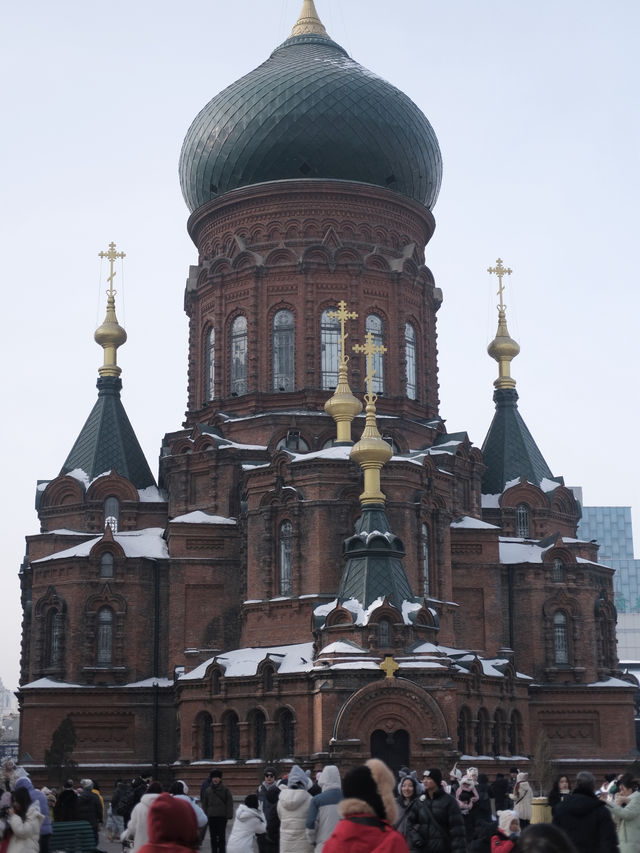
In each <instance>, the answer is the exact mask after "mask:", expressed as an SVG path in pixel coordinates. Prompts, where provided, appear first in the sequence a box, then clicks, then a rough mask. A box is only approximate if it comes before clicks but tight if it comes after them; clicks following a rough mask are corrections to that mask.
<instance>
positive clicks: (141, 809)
mask: <svg viewBox="0 0 640 853" xmlns="http://www.w3.org/2000/svg"><path fill="white" fill-rule="evenodd" d="M159 796H160V794H143V795H142V797H141V798H140V802H139V803H138V805H137V806H134V808H133V811H132V812H131V819H130V820H129V823H128V825H127V828H126V829H125V831H124V832H123V833H122V835H121V836H120V841H126V840H127V839H128V838H133V847H132V848H131V851H132V853H137V851H138V850H139V849H140V848H141V847H142V845H143V844H146V843H147V841H148V840H149V835H148V833H147V819H148V817H149V809H150V808H151V805H152V804H153V802H154V801H155V800H156V799H157V798H158V797H159Z"/></svg>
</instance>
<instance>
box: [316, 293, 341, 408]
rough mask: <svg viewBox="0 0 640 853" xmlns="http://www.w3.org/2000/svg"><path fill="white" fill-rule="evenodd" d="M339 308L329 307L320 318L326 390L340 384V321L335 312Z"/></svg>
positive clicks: (322, 375) (322, 370) (324, 388)
mask: <svg viewBox="0 0 640 853" xmlns="http://www.w3.org/2000/svg"><path fill="white" fill-rule="evenodd" d="M336 311H337V308H327V309H326V310H325V311H323V312H322V319H321V320H320V358H321V382H322V389H323V390H324V391H332V390H333V389H334V388H335V387H336V385H337V384H338V366H339V363H340V321H339V320H338V318H337V317H330V316H329V314H335V313H336Z"/></svg>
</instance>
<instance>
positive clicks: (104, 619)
mask: <svg viewBox="0 0 640 853" xmlns="http://www.w3.org/2000/svg"><path fill="white" fill-rule="evenodd" d="M96 639H97V642H96V646H97V655H96V657H97V664H98V666H111V664H112V662H113V610H112V609H111V608H110V607H101V608H100V610H99V611H98V631H97V637H96Z"/></svg>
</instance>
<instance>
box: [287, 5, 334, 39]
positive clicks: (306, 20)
mask: <svg viewBox="0 0 640 853" xmlns="http://www.w3.org/2000/svg"><path fill="white" fill-rule="evenodd" d="M310 34H312V35H316V36H327V38H328V37H329V36H328V33H327V31H326V30H325V28H324V26H323V25H322V21H321V20H320V18H319V17H318V13H317V12H316V7H315V5H314V2H313V0H304V2H303V4H302V11H301V12H300V17H299V18H298V20H297V21H296V25H295V26H294V28H293V29H292V30H291V35H290V36H289V38H292V37H293V36H308V35H310Z"/></svg>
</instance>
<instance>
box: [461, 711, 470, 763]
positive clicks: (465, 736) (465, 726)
mask: <svg viewBox="0 0 640 853" xmlns="http://www.w3.org/2000/svg"><path fill="white" fill-rule="evenodd" d="M471 729H472V724H471V711H470V710H469V709H468V708H467V707H465V706H463V707H462V708H460V713H459V714H458V752H460V753H461V754H462V755H467V754H468V753H470V752H471V742H472V741H471Z"/></svg>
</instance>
